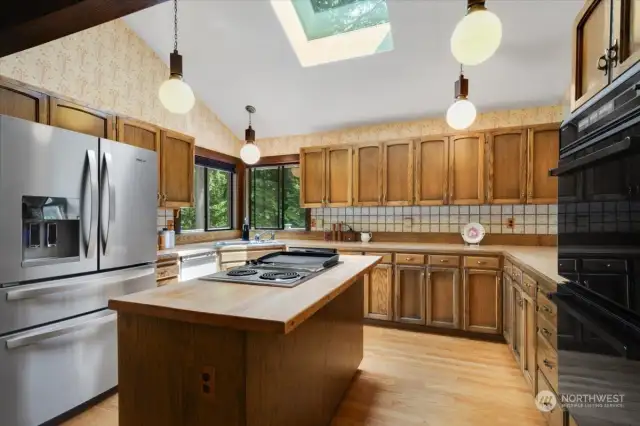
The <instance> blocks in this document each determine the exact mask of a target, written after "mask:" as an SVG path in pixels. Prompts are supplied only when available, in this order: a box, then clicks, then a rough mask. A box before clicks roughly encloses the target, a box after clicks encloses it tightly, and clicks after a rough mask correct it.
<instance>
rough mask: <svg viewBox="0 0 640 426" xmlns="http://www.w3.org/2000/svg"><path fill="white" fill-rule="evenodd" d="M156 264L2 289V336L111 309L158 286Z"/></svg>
mask: <svg viewBox="0 0 640 426" xmlns="http://www.w3.org/2000/svg"><path fill="white" fill-rule="evenodd" d="M155 269H156V268H155V265H146V266H139V267H136V268H131V269H123V270H119V271H111V272H105V273H102V274H92V275H85V276H81V277H74V278H68V279H62V280H53V281H46V282H40V283H37V284H28V285H21V286H15V287H9V288H2V289H0V335H2V334H5V333H9V332H13V331H18V330H22V329H25V328H28V327H33V326H36V325H39V324H45V323H48V322H52V321H59V320H62V319H65V318H69V317H72V316H75V315H80V314H83V313H85V312H91V311H96V310H99V309H104V308H106V307H107V303H108V301H109V299H112V298H114V297H119V296H123V295H125V294H129V293H135V292H138V291H142V290H146V289H149V288H154V287H155V286H156V281H155V280H156V275H155Z"/></svg>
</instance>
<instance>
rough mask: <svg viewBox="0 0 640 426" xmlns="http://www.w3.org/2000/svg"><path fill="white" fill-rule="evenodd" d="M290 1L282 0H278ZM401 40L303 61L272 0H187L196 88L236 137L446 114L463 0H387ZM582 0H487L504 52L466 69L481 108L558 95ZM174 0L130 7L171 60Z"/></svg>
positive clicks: (185, 25)
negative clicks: (310, 63) (381, 48)
mask: <svg viewBox="0 0 640 426" xmlns="http://www.w3.org/2000/svg"><path fill="white" fill-rule="evenodd" d="M282 1H285V0H282ZM387 3H388V5H389V15H390V20H391V28H392V32H393V42H394V46H395V48H394V50H393V51H391V52H386V53H382V54H378V55H373V56H367V57H363V58H356V59H351V60H346V61H341V62H335V63H331V64H324V65H319V66H316V67H310V68H303V67H301V66H300V64H299V62H298V59H297V58H296V54H295V53H294V51H293V50H292V48H291V45H290V44H289V41H288V39H287V38H286V36H285V33H284V30H283V29H282V27H281V25H280V23H279V21H278V19H277V18H276V15H275V13H274V11H273V8H272V6H271V4H270V2H269V1H268V0H180V2H179V10H180V12H179V13H180V15H179V17H180V21H179V31H180V33H179V34H180V37H179V51H180V53H181V54H182V55H183V56H184V72H185V79H186V81H188V82H189V83H190V84H191V86H192V87H193V89H194V91H195V93H196V96H198V97H200V98H201V99H203V100H204V102H206V103H207V104H208V105H209V107H210V108H211V109H212V110H213V111H214V112H215V113H216V114H218V116H219V117H220V118H221V119H222V121H223V122H224V123H225V124H226V125H227V126H229V127H230V129H231V130H232V131H233V132H234V133H235V134H236V135H237V136H238V137H239V138H241V139H242V138H243V137H244V129H245V128H246V127H247V113H246V112H245V111H244V106H245V105H247V104H251V105H254V106H255V107H256V108H257V110H258V111H257V113H256V114H255V115H254V117H253V123H254V126H253V127H254V128H255V130H256V133H257V135H256V136H257V137H258V138H264V137H272V136H283V135H291V134H303V133H312V132H317V131H325V130H331V129H338V128H344V127H353V126H358V125H363V124H374V123H384V122H390V121H403V120H412V119H417V118H424V117H443V116H444V113H445V111H446V109H447V108H448V106H449V105H450V104H451V102H452V98H453V83H454V81H455V80H456V79H457V73H458V67H459V66H458V64H457V63H456V62H455V59H454V58H453V56H452V55H451V53H450V51H449V37H450V35H451V33H452V31H453V28H454V27H455V24H456V23H457V21H458V20H459V19H460V18H461V17H462V15H463V13H464V8H465V4H466V0H387ZM582 4H583V1H582V0H545V1H543V0H488V1H487V7H488V8H489V9H490V10H492V11H494V12H495V13H496V14H497V15H498V16H499V17H500V18H501V20H502V24H503V39H502V45H501V46H500V48H499V49H498V52H497V53H496V54H495V55H494V56H493V57H492V58H491V59H489V60H488V61H487V62H485V63H484V64H481V65H478V66H476V67H469V68H467V69H466V70H465V74H466V76H467V77H468V78H469V80H470V82H469V84H470V99H471V100H472V101H473V102H474V103H475V104H476V106H477V107H478V110H479V111H491V110H497V109H506V108H522V107H527V106H540V105H549V104H554V103H559V102H560V101H561V100H562V98H563V96H564V94H565V92H566V90H567V88H568V86H569V84H570V70H571V27H572V23H573V20H574V18H575V16H576V14H577V12H578V10H579V9H580V8H581V6H582ZM172 13H173V6H172V2H166V3H163V4H161V5H158V6H155V7H152V8H150V9H146V10H143V11H141V12H138V13H136V14H133V15H130V16H128V17H126V18H125V19H126V22H127V23H128V24H129V25H130V26H131V27H132V28H133V30H134V31H136V32H137V33H138V34H139V35H140V36H141V37H142V38H143V39H144V40H145V41H146V42H147V43H148V44H149V45H150V46H151V47H152V48H153V49H154V50H155V51H156V52H157V53H158V54H159V55H160V57H162V58H163V59H165V61H166V62H167V63H168V60H169V53H170V51H171V50H172V49H173V40H172V38H173V18H172Z"/></svg>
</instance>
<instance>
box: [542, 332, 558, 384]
mask: <svg viewBox="0 0 640 426" xmlns="http://www.w3.org/2000/svg"><path fill="white" fill-rule="evenodd" d="M537 355H538V368H539V369H540V370H541V371H542V372H543V373H544V376H545V377H546V378H547V380H548V381H549V383H550V384H551V387H552V388H553V390H554V392H555V391H556V390H557V389H558V352H556V350H555V349H553V347H551V345H550V344H549V343H548V342H547V341H546V339H544V338H543V337H542V334H541V333H538V353H537Z"/></svg>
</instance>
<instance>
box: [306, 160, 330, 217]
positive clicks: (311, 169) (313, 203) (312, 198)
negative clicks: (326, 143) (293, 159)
mask: <svg viewBox="0 0 640 426" xmlns="http://www.w3.org/2000/svg"><path fill="white" fill-rule="evenodd" d="M325 153H326V151H325V149H324V148H302V149H300V173H301V179H300V185H301V187H300V207H305V208H312V207H323V206H324V204H325V202H326V200H325V184H326V173H325V168H326V163H327V161H326V155H325Z"/></svg>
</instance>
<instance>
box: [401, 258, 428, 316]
mask: <svg viewBox="0 0 640 426" xmlns="http://www.w3.org/2000/svg"><path fill="white" fill-rule="evenodd" d="M424 289H425V282H424V268H421V267H416V266H396V286H395V307H394V318H395V320H396V321H397V322H406V323H411V324H424V323H425V295H424V293H425V292H424Z"/></svg>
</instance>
